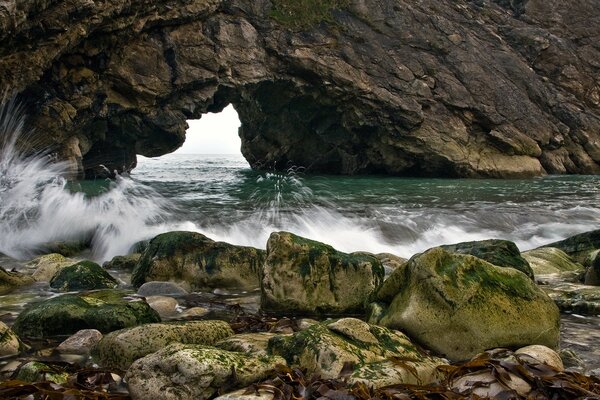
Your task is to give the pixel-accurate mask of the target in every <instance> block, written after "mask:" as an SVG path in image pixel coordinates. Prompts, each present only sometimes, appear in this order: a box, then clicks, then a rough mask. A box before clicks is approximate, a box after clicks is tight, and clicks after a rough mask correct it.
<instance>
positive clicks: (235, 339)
mask: <svg viewBox="0 0 600 400" xmlns="http://www.w3.org/2000/svg"><path fill="white" fill-rule="evenodd" d="M278 335H279V334H277V333H269V332H258V333H243V334H239V335H233V336H230V337H228V338H227V339H225V340H221V341H220V342H218V343H217V344H215V347H218V348H219V349H223V350H228V351H237V352H240V353H248V354H252V355H257V356H264V355H268V351H267V348H268V346H269V339H271V338H273V337H275V336H278Z"/></svg>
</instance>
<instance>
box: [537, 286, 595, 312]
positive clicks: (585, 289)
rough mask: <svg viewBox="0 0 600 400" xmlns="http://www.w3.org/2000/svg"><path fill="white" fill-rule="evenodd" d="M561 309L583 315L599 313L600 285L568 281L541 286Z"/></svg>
mask: <svg viewBox="0 0 600 400" xmlns="http://www.w3.org/2000/svg"><path fill="white" fill-rule="evenodd" d="M542 288H543V289H544V291H545V292H546V293H547V294H548V296H550V298H551V299H552V300H554V302H555V303H556V305H557V306H558V308H560V310H561V311H564V312H568V313H575V314H583V315H598V314H600V287H598V286H584V285H581V284H576V283H569V282H562V283H561V282H559V283H556V282H551V283H550V284H548V285H544V286H542Z"/></svg>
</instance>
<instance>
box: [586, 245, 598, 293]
mask: <svg viewBox="0 0 600 400" xmlns="http://www.w3.org/2000/svg"><path fill="white" fill-rule="evenodd" d="M584 283H585V284H586V285H594V286H600V253H597V254H595V255H594V257H593V258H592V259H591V261H590V265H589V267H588V268H587V271H586V272H585V278H584Z"/></svg>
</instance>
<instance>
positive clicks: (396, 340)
mask: <svg viewBox="0 0 600 400" xmlns="http://www.w3.org/2000/svg"><path fill="white" fill-rule="evenodd" d="M269 351H270V352H271V353H272V354H278V355H281V356H283V357H284V358H285V359H286V360H287V362H288V364H289V365H297V366H299V367H300V368H304V369H306V371H307V373H308V374H318V375H320V376H321V377H322V378H324V379H328V378H332V379H333V378H337V377H338V376H339V375H340V372H341V371H342V369H343V368H344V365H345V364H346V363H352V364H354V365H355V369H354V372H353V373H352V375H351V376H350V379H351V380H352V381H356V382H359V381H360V382H364V381H367V382H369V383H370V384H371V385H376V386H380V385H381V386H385V385H388V384H399V383H413V384H427V383H432V382H435V381H437V380H438V379H440V377H441V375H440V374H439V373H438V371H437V369H436V367H437V366H438V365H443V364H445V361H444V360H442V359H438V358H434V357H429V356H427V355H425V354H423V353H421V352H420V351H419V350H418V349H417V347H415V345H413V343H411V341H410V340H409V339H408V337H407V336H406V335H404V334H403V333H401V332H399V331H393V330H390V329H387V328H384V327H381V326H376V325H370V324H368V323H366V322H364V321H361V320H359V319H355V318H343V319H340V320H337V321H330V322H325V323H319V324H316V325H313V326H311V327H309V328H308V329H306V330H304V331H301V332H296V333H295V334H293V335H291V336H276V337H274V338H272V339H271V340H270V341H269ZM393 360H402V362H403V363H405V365H404V366H402V365H400V363H397V364H396V365H394V363H393ZM384 371H385V376H384Z"/></svg>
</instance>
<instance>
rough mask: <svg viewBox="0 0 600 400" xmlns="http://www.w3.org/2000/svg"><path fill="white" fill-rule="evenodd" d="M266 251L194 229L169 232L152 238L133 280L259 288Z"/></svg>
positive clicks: (135, 282)
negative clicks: (218, 240)
mask: <svg viewBox="0 0 600 400" xmlns="http://www.w3.org/2000/svg"><path fill="white" fill-rule="evenodd" d="M264 259H265V252H264V250H259V249H255V248H253V247H244V246H234V245H232V244H229V243H224V242H215V241H213V240H211V239H209V238H207V237H206V236H204V235H202V234H200V233H195V232H168V233H163V234H161V235H158V236H156V237H155V238H154V239H152V240H151V241H150V243H149V244H148V247H147V248H146V250H145V251H144V252H143V254H142V257H141V258H140V260H139V262H138V263H137V265H136V266H135V269H134V270H133V275H132V277H131V283H132V284H133V285H134V286H135V287H140V286H141V285H143V284H144V283H145V282H150V281H173V282H184V283H187V285H186V286H191V288H193V289H205V288H228V289H256V288H258V287H259V269H260V267H261V266H262V264H263V262H264Z"/></svg>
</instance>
